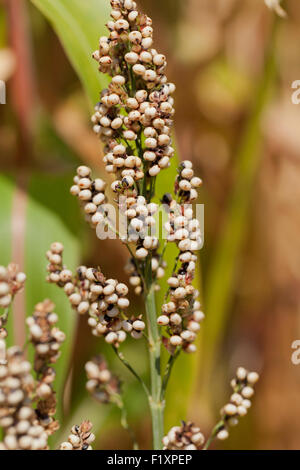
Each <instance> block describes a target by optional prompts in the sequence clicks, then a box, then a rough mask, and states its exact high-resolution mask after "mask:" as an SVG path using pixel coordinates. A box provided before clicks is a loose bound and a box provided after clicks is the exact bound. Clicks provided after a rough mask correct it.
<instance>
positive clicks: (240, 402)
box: [217, 367, 259, 440]
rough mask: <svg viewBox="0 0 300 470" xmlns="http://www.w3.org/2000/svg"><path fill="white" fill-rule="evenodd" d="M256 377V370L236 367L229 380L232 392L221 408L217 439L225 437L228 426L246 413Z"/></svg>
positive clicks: (234, 423) (236, 422) (233, 424)
mask: <svg viewBox="0 0 300 470" xmlns="http://www.w3.org/2000/svg"><path fill="white" fill-rule="evenodd" d="M258 379H259V375H258V374H257V373H256V372H248V371H247V370H246V369H244V367H239V368H238V369H237V371H236V376H235V378H234V379H233V380H232V381H231V387H232V389H233V394H232V395H231V397H230V400H229V402H228V403H227V404H226V405H225V406H223V408H222V409H221V416H222V422H223V426H222V427H220V429H219V431H218V434H217V438H218V439H220V440H224V439H227V438H228V436H229V432H228V428H229V426H236V425H237V424H238V421H239V418H241V417H243V416H245V415H246V414H247V412H248V409H249V408H250V407H251V398H252V397H253V395H254V385H255V384H256V382H257V381H258Z"/></svg>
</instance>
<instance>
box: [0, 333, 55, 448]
mask: <svg viewBox="0 0 300 470" xmlns="http://www.w3.org/2000/svg"><path fill="white" fill-rule="evenodd" d="M0 348H2V349H3V348H5V342H4V341H3V340H0ZM30 369H31V366H30V363H29V362H28V361H26V360H25V359H24V356H23V353H22V351H21V349H19V348H18V347H16V346H13V347H11V348H9V349H8V350H7V351H6V355H5V360H4V361H1V364H0V427H2V428H3V429H4V438H3V442H1V443H0V450H5V449H8V450H43V449H46V448H47V440H48V434H47V432H46V431H45V429H44V427H43V426H41V425H40V424H39V420H38V419H37V417H36V413H35V411H34V409H33V405H32V396H33V394H34V391H35V381H34V379H33V377H32V375H31V373H30Z"/></svg>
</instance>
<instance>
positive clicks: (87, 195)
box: [70, 166, 106, 227]
mask: <svg viewBox="0 0 300 470" xmlns="http://www.w3.org/2000/svg"><path fill="white" fill-rule="evenodd" d="M91 172H92V170H91V169H90V168H89V167H87V166H80V167H78V168H77V175H76V176H75V177H74V185H73V186H72V187H71V189H70V192H71V194H72V195H73V196H77V197H78V199H79V201H80V203H81V205H82V207H83V209H84V212H85V216H86V220H87V221H88V222H89V223H90V224H91V225H92V226H93V227H96V226H97V225H98V224H99V223H101V222H103V220H104V214H103V210H101V209H102V208H101V206H102V205H103V204H104V203H105V202H106V197H105V186H106V183H105V182H104V181H103V180H102V179H100V178H96V179H95V180H93V179H92V178H91Z"/></svg>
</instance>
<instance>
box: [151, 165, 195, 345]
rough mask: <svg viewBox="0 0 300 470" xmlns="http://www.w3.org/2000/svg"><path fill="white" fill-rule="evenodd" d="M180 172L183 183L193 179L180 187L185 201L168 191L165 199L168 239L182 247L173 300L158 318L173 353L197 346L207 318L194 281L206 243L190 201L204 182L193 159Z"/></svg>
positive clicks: (173, 279)
mask: <svg viewBox="0 0 300 470" xmlns="http://www.w3.org/2000/svg"><path fill="white" fill-rule="evenodd" d="M179 172H180V173H179V176H178V180H177V182H176V185H177V184H178V185H179V186H180V183H181V182H182V181H185V182H189V186H184V187H183V188H181V187H180V193H179V196H180V199H181V202H180V203H179V202H177V201H176V200H175V199H173V198H172V196H171V194H165V195H164V196H163V199H162V203H163V204H164V207H165V209H166V211H167V213H168V221H167V222H166V224H165V229H166V231H167V237H166V238H167V241H168V242H170V243H176V244H177V246H178V249H179V254H178V256H177V258H176V265H175V268H174V272H173V273H172V275H171V277H169V279H168V285H169V290H168V296H170V301H169V302H167V303H165V304H164V305H163V306H162V314H161V315H160V316H159V317H158V319H157V322H158V324H159V325H160V326H165V327H167V330H166V331H167V333H168V334H169V337H168V338H164V344H165V346H166V347H167V348H168V349H169V350H170V352H171V353H172V352H174V349H175V348H176V347H177V346H182V348H183V350H184V351H186V352H194V351H195V350H196V346H195V345H194V344H192V343H193V342H194V341H195V339H196V334H197V332H198V331H199V329H200V323H201V321H202V320H203V318H204V314H203V312H202V311H201V310H200V303H199V302H198V300H197V298H198V296H199V292H198V291H197V290H196V289H195V288H194V287H193V285H192V281H193V279H194V276H195V269H196V262H197V256H196V254H195V252H196V251H198V250H199V249H200V247H201V243H202V239H201V231H200V224H199V221H198V220H197V219H196V218H194V211H193V207H192V206H191V205H190V204H187V203H188V202H191V201H192V199H195V198H197V194H194V193H193V191H195V192H196V193H197V191H196V190H195V189H194V187H196V186H199V185H200V183H199V181H198V180H199V178H195V177H194V176H193V175H194V173H193V170H192V164H191V162H189V161H185V162H183V163H182V165H181V166H180V169H179ZM184 178H185V179H184ZM193 180H194V181H193ZM195 180H197V181H195ZM198 183H199V184H198ZM176 185H175V189H176ZM191 186H193V187H191ZM184 191H185V192H184ZM175 192H176V191H175ZM178 263H179V267H178V268H177V265H178Z"/></svg>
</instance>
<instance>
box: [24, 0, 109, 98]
mask: <svg viewBox="0 0 300 470" xmlns="http://www.w3.org/2000/svg"><path fill="white" fill-rule="evenodd" d="M31 1H32V3H33V4H34V5H35V6H36V7H37V8H38V9H39V10H40V11H41V12H42V13H43V15H45V17H46V18H47V19H48V20H49V21H50V23H51V24H52V26H53V28H54V30H55V31H56V33H57V35H58V37H59V38H60V40H61V43H62V45H63V47H64V49H65V51H66V54H67V55H68V57H69V60H70V62H71V64H72V65H73V67H74V69H75V71H76V73H77V75H78V77H79V78H80V80H81V82H82V84H83V86H84V88H85V91H86V93H87V95H88V97H89V100H90V104H92V105H94V104H95V103H96V102H97V101H99V93H100V91H101V90H102V89H103V88H105V87H106V86H107V84H108V77H107V76H105V75H104V74H100V73H99V72H98V70H97V63H96V62H95V61H94V60H93V59H92V53H93V51H94V50H96V49H97V47H98V44H99V38H100V36H103V35H105V34H106V28H105V23H106V22H107V20H108V18H109V11H110V5H109V2H108V1H106V0H89V1H86V0H85V1H84V0H31Z"/></svg>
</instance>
